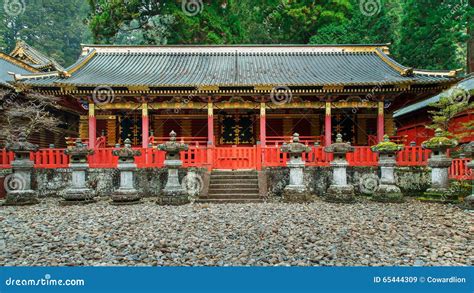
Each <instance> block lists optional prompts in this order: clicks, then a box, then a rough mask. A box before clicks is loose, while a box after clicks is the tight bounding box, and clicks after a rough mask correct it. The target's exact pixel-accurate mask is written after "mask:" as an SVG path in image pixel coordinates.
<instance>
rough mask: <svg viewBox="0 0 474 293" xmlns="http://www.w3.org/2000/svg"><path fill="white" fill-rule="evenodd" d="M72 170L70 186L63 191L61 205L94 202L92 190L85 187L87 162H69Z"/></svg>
mask: <svg viewBox="0 0 474 293" xmlns="http://www.w3.org/2000/svg"><path fill="white" fill-rule="evenodd" d="M69 167H70V168H71V171H72V182H71V186H70V187H69V188H67V189H66V190H65V191H64V194H63V198H64V201H63V202H62V204H63V205H73V204H87V203H91V202H94V201H95V200H94V192H93V191H92V190H91V189H90V188H88V187H87V182H86V171H87V169H88V168H89V164H87V163H71V164H70V165H69Z"/></svg>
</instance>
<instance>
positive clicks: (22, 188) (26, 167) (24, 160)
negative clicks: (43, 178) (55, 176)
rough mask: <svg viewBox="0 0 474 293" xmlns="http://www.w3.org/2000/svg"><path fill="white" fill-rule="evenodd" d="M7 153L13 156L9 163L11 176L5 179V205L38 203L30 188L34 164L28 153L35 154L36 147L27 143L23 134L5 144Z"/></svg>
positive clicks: (34, 193)
mask: <svg viewBox="0 0 474 293" xmlns="http://www.w3.org/2000/svg"><path fill="white" fill-rule="evenodd" d="M6 150H7V151H12V152H14V154H15V160H13V161H12V162H11V166H12V170H13V174H11V175H9V176H7V177H6V178H5V182H4V186H5V191H6V192H7V196H6V199H5V203H4V204H5V205H29V204H35V203H38V199H37V194H36V192H35V191H34V190H32V188H31V175H32V173H33V167H34V162H33V161H31V160H30V152H36V151H37V150H38V146H37V145H34V144H32V143H29V142H28V141H27V136H26V134H25V133H24V132H22V133H20V134H19V135H18V139H17V140H16V141H14V142H11V143H7V145H6Z"/></svg>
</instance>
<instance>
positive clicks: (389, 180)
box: [372, 153, 403, 202]
mask: <svg viewBox="0 0 474 293" xmlns="http://www.w3.org/2000/svg"><path fill="white" fill-rule="evenodd" d="M396 165H397V161H396V160H395V154H386V153H380V155H379V166H380V171H381V176H380V185H379V186H378V187H377V189H376V190H375V192H374V194H373V196H372V199H373V200H375V201H380V202H402V201H403V194H402V191H401V190H400V188H399V187H398V186H396V184H395V166H396Z"/></svg>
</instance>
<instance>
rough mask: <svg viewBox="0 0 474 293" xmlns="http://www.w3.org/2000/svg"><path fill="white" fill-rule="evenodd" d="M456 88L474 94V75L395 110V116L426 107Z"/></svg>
mask: <svg viewBox="0 0 474 293" xmlns="http://www.w3.org/2000/svg"><path fill="white" fill-rule="evenodd" d="M456 88H461V89H464V90H466V91H467V92H468V93H470V95H471V96H472V94H474V76H471V77H469V78H466V79H464V80H463V81H461V82H459V83H457V84H456V85H455V86H453V87H452V88H450V89H448V90H446V91H444V92H442V93H440V94H438V95H436V96H433V97H431V98H428V99H426V100H423V101H421V102H418V103H414V104H412V105H408V106H406V107H403V108H401V109H399V110H397V111H395V112H393V117H394V118H397V117H400V116H403V115H406V114H409V113H412V112H415V111H417V110H421V109H423V108H426V107H428V106H429V105H430V104H433V103H436V102H438V101H439V100H440V99H441V97H443V96H449V95H450V94H451V93H452V91H453V90H454V89H456Z"/></svg>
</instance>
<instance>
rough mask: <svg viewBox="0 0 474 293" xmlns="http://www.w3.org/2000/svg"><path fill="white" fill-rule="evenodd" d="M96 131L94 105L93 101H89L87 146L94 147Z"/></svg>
mask: <svg viewBox="0 0 474 293" xmlns="http://www.w3.org/2000/svg"><path fill="white" fill-rule="evenodd" d="M96 133H97V123H96V118H95V105H94V104H93V103H89V148H91V149H95V141H96V139H97V138H96Z"/></svg>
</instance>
